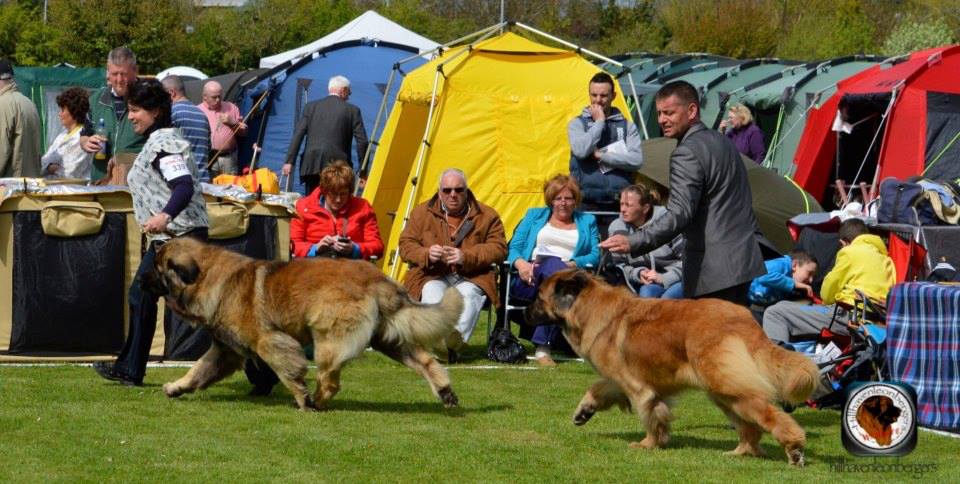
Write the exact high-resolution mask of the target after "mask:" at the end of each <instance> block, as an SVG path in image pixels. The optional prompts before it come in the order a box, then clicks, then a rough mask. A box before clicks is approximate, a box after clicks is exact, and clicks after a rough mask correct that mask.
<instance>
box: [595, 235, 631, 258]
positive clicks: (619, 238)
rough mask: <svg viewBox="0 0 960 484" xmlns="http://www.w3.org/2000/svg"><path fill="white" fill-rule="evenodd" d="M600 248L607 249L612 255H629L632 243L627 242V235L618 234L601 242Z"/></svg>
mask: <svg viewBox="0 0 960 484" xmlns="http://www.w3.org/2000/svg"><path fill="white" fill-rule="evenodd" d="M600 248H601V249H607V250H608V251H610V253H612V254H629V253H630V241H629V240H627V236H626V235H621V234H617V235H613V236H611V237H610V238H608V239H607V240H604V241H603V242H600Z"/></svg>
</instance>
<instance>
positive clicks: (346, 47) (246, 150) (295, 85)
mask: <svg viewBox="0 0 960 484" xmlns="http://www.w3.org/2000/svg"><path fill="white" fill-rule="evenodd" d="M419 52H420V51H419V50H418V49H417V48H416V47H409V46H405V45H400V44H394V43H390V42H381V41H374V40H367V39H362V40H351V41H346V42H340V43H337V44H333V45H330V46H328V47H324V48H322V49H320V50H318V51H317V52H315V53H314V54H312V55H307V56H304V57H302V58H300V59H296V60H292V61H286V62H284V63H282V64H280V65H278V66H276V67H274V68H272V69H270V70H269V71H267V72H265V73H264V74H262V75H260V76H259V77H258V78H256V79H254V80H251V81H250V82H247V83H245V85H244V87H243V93H242V95H241V105H240V111H241V112H242V113H244V114H246V113H249V112H250V111H251V110H252V109H253V108H254V106H257V111H256V112H254V113H253V115H251V116H250V118H249V119H248V122H247V124H248V131H247V136H246V139H244V140H242V141H241V146H240V159H241V160H243V161H244V162H246V163H249V161H250V159H251V154H252V145H253V143H254V142H256V143H257V144H258V145H259V146H260V147H261V149H262V151H261V153H260V155H259V159H258V161H257V167H266V168H270V169H271V170H273V171H275V172H277V174H279V173H280V170H281V168H282V166H283V162H284V161H285V160H286V157H287V149H288V148H289V147H290V140H291V138H293V131H294V128H295V126H296V124H297V121H298V120H299V119H300V116H301V115H302V113H303V110H304V107H305V106H306V104H307V103H308V102H310V101H315V100H317V99H322V98H324V97H326V96H327V81H329V79H330V78H331V77H333V76H336V75H342V76H345V77H347V79H350V90H351V91H352V94H351V96H350V101H349V102H350V103H352V104H354V105H356V106H357V107H359V108H360V112H361V113H362V115H363V124H364V127H365V128H366V129H367V137H368V138H369V139H370V140H375V139H378V137H379V134H380V133H372V132H371V130H373V129H374V124H375V121H376V119H377V112H378V110H379V109H380V105H381V102H382V101H383V96H384V94H385V93H386V89H387V81H388V79H389V77H390V72H391V70H392V69H393V67H394V65H395V64H396V63H398V62H399V61H400V60H402V59H408V58H410V57H411V56H416V55H417V54H419ZM424 62H426V60H425V59H423V58H415V59H414V60H412V61H409V62H406V63H404V64H403V69H404V70H400V71H398V73H399V74H401V75H402V74H404V72H406V71H410V70H413V69H415V68H417V67H419V66H420V65H421V64H423V63H424ZM401 81H402V79H401V78H399V77H398V78H396V79H394V80H393V83H392V86H391V87H390V92H389V93H386V94H387V95H388V96H389V98H388V100H387V103H386V106H387V109H389V107H390V106H393V100H394V99H395V98H396V95H397V90H398V89H399V88H400V83H401ZM388 114H389V112H387V113H384V115H383V118H382V121H381V126H380V128H379V130H382V129H383V124H385V122H386V119H387V115H388ZM373 148H374V145H373V144H371V149H373ZM300 151H301V153H300V154H302V151H303V147H302V145H301V147H300ZM300 154H298V156H297V158H296V160H297V163H298V165H297V166H295V167H294V171H293V176H292V178H293V180H292V181H291V185H290V186H291V187H292V189H293V190H295V191H299V192H300V193H303V191H304V189H303V185H302V184H301V183H300V178H299V176H298V173H299V171H298V170H299V160H300V157H299V156H300ZM350 154H351V156H352V157H353V159H352V160H351V161H352V162H353V167H354V170H357V169H358V168H359V167H360V163H361V162H362V160H360V159H357V154H356V144H355V143H354V146H353V147H352V148H351V150H350ZM372 155H373V153H371V156H370V159H371V160H372V159H373V156H372ZM282 188H283V187H282Z"/></svg>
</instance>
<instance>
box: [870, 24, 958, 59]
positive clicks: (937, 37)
mask: <svg viewBox="0 0 960 484" xmlns="http://www.w3.org/2000/svg"><path fill="white" fill-rule="evenodd" d="M955 41H956V39H955V38H954V36H953V32H951V31H950V27H948V26H947V22H946V21H945V20H943V19H942V18H938V19H935V20H931V21H926V22H918V21H909V22H904V23H902V24H900V25H899V26H898V27H897V28H896V29H894V30H893V32H891V33H890V36H889V37H887V40H886V42H884V43H883V48H882V49H881V52H883V54H885V55H889V56H895V55H902V54H907V53H910V52H914V51H917V50H923V49H928V48H930V47H938V46H941V45H945V44H952V43H953V42H955Z"/></svg>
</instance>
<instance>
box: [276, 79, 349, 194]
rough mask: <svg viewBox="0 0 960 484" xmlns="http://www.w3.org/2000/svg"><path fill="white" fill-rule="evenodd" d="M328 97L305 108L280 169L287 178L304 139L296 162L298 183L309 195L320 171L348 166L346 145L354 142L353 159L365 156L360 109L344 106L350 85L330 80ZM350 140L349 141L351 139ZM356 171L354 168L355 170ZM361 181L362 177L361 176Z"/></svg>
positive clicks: (340, 80) (341, 80)
mask: <svg viewBox="0 0 960 484" xmlns="http://www.w3.org/2000/svg"><path fill="white" fill-rule="evenodd" d="M327 92H328V93H329V95H328V96H327V97H325V98H323V99H320V100H317V101H313V102H310V103H308V104H307V107H306V109H305V110H304V112H303V116H301V117H300V120H299V121H298V122H297V127H296V129H295V130H294V132H293V139H292V140H291V141H290V149H289V150H288V151H287V160H286V163H284V165H283V174H284V175H288V176H289V175H290V172H291V171H293V164H294V163H295V162H296V156H297V153H299V152H300V143H301V142H302V141H303V137H304V135H306V136H307V146H306V147H305V148H304V149H303V156H302V157H301V159H300V180H301V181H302V182H303V184H304V185H305V186H306V189H307V193H306V194H307V195H309V194H310V193H311V192H313V190H314V189H315V188H316V187H317V185H318V184H319V183H320V171H322V170H323V168H324V167H325V166H327V164H329V163H330V162H331V161H334V160H344V161H346V162H347V163H349V162H350V144H351V143H352V142H353V139H356V140H357V159H358V160H360V161H361V162H362V161H363V155H364V154H365V153H366V152H367V132H366V130H365V129H364V127H363V118H362V117H361V116H360V108H358V107H356V106H354V105H353V104H350V103H348V102H347V100H348V99H350V81H349V80H348V79H347V78H346V77H343V76H333V77H331V78H330V82H329V83H328V84H327ZM351 138H353V139H351ZM355 168H356V167H355ZM360 177H361V178H366V175H365V174H363V173H361V174H360Z"/></svg>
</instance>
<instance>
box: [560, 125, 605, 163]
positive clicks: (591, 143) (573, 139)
mask: <svg viewBox="0 0 960 484" xmlns="http://www.w3.org/2000/svg"><path fill="white" fill-rule="evenodd" d="M583 126H584V123H583V120H582V119H580V117H579V116H577V117H576V118H573V119H572V120H570V123H569V124H567V139H568V140H569V141H570V152H571V153H573V156H574V157H576V158H588V157H592V156H593V152H594V151H595V150H596V149H597V148H598V147H597V142H599V141H600V135H601V134H602V133H603V126H604V121H597V122H595V123H593V126H590V128H589V129H584V127H583Z"/></svg>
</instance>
